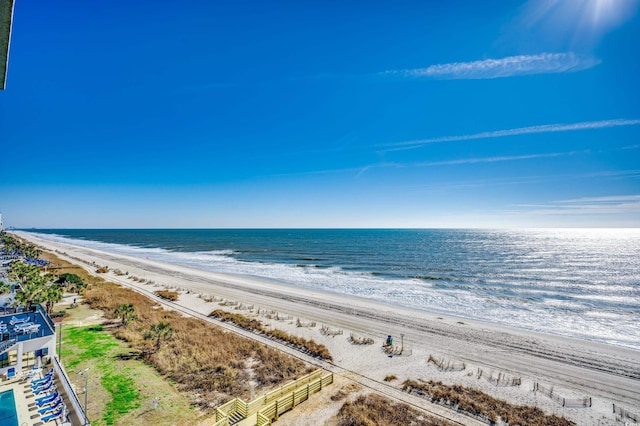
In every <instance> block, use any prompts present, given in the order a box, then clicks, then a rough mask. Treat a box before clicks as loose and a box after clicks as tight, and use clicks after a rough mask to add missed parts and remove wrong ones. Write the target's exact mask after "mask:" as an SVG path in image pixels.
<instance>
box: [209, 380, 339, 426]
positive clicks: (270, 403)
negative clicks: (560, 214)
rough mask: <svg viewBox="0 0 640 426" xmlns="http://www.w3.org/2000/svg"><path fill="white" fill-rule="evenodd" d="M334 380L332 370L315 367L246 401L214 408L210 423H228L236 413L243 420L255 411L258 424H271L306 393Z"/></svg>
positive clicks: (232, 402) (299, 401)
mask: <svg viewBox="0 0 640 426" xmlns="http://www.w3.org/2000/svg"><path fill="white" fill-rule="evenodd" d="M331 383H333V373H329V372H326V371H324V370H316V371H314V372H312V373H310V374H307V375H306V376H303V377H301V378H300V379H298V380H296V381H294V382H291V383H289V384H287V385H285V386H282V387H279V388H278V389H275V390H272V391H271V392H269V393H266V394H265V395H263V396H261V397H258V398H256V399H254V400H253V401H251V402H249V403H247V402H244V401H243V400H241V399H240V398H234V399H232V400H231V401H229V402H227V403H225V404H223V405H221V406H219V407H218V408H216V422H215V423H214V424H213V426H228V425H229V424H230V420H229V419H230V417H232V416H234V415H239V416H240V417H242V418H244V419H246V418H248V417H250V416H252V415H253V414H257V420H256V421H257V423H256V424H257V425H258V426H263V425H270V424H271V422H272V421H273V420H276V419H277V418H278V417H279V416H280V415H282V414H283V413H285V412H286V411H289V410H291V409H292V408H293V407H295V406H296V405H298V404H300V403H301V402H303V401H306V400H307V399H309V396H311V395H313V394H314V393H316V392H320V391H321V390H322V389H323V388H324V387H326V386H328V385H330V384H331Z"/></svg>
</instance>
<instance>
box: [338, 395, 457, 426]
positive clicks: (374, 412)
mask: <svg viewBox="0 0 640 426" xmlns="http://www.w3.org/2000/svg"><path fill="white" fill-rule="evenodd" d="M450 424H451V423H449V422H447V421H445V420H440V419H437V418H435V417H431V416H428V415H426V414H424V413H422V412H420V411H418V410H415V409H413V408H411V407H409V406H408V405H407V404H403V403H398V402H394V401H392V400H390V399H388V398H385V397H383V396H380V395H376V394H368V395H361V396H359V397H357V398H356V399H355V400H354V401H347V402H345V403H344V404H343V405H342V407H341V408H340V410H339V411H338V414H337V425H338V426H374V425H375V426H396V425H421V426H445V425H450Z"/></svg>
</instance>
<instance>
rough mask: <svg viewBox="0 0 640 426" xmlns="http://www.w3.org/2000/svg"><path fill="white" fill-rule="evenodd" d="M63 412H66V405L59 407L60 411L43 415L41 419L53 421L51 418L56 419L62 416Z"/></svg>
mask: <svg viewBox="0 0 640 426" xmlns="http://www.w3.org/2000/svg"><path fill="white" fill-rule="evenodd" d="M63 412H64V406H62V407H60V408H59V409H58V411H55V412H53V413H51V414H49V415H48V416H44V417H41V418H40V420H42V421H43V422H45V423H46V422H48V421H51V420H54V419H57V418H60V417H62V413H63Z"/></svg>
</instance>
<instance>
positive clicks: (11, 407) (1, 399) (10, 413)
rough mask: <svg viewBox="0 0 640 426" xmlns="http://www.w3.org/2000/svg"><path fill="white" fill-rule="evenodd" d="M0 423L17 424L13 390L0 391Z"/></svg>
mask: <svg viewBox="0 0 640 426" xmlns="http://www.w3.org/2000/svg"><path fill="white" fill-rule="evenodd" d="M0 424H1V425H3V426H18V413H17V412H16V400H15V398H14V397H13V390H8V391H6V392H2V393H0Z"/></svg>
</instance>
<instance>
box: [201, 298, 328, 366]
mask: <svg viewBox="0 0 640 426" xmlns="http://www.w3.org/2000/svg"><path fill="white" fill-rule="evenodd" d="M209 316H211V317H214V318H217V319H219V320H221V321H225V322H230V323H233V324H235V325H237V326H238V327H240V328H243V329H245V330H249V331H254V332H256V333H260V334H265V335H267V336H269V337H271V338H273V339H276V340H282V341H283V342H286V343H290V344H292V345H293V346H295V347H296V348H298V349H300V350H302V351H303V352H306V353H308V354H309V355H311V356H315V357H318V358H322V359H325V360H328V361H332V360H333V357H332V356H331V353H330V352H329V349H328V348H327V347H326V346H324V345H322V344H320V343H317V342H316V341H314V340H313V339H311V340H307V339H305V338H303V337H298V336H292V335H290V334H288V333H287V332H285V331H282V330H278V329H274V330H268V329H267V328H266V327H265V326H264V324H262V322H261V321H259V320H256V319H253V318H249V317H246V316H244V315H241V314H235V313H231V312H226V311H223V310H221V309H216V310H215V311H213V312H211V313H210V314H209Z"/></svg>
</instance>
